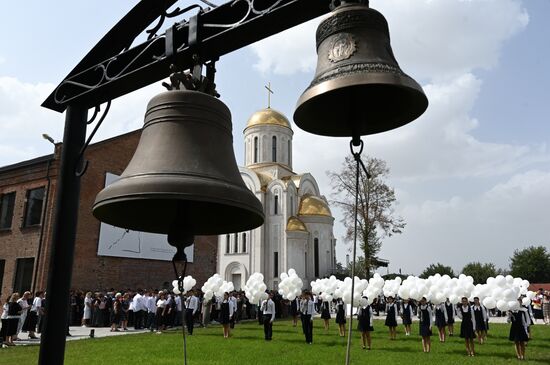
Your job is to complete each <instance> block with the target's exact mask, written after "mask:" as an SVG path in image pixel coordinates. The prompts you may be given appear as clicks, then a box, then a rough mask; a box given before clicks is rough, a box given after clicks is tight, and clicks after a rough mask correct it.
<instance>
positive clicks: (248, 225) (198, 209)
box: [93, 90, 264, 235]
mask: <svg viewBox="0 0 550 365" xmlns="http://www.w3.org/2000/svg"><path fill="white" fill-rule="evenodd" d="M93 214H94V216H95V217H96V218H98V219H99V220H100V221H102V222H105V223H108V224H112V225H114V226H117V227H122V228H127V229H132V230H137V231H145V232H154V233H165V234H168V233H170V232H175V231H177V232H182V233H184V234H188V235H215V234H221V233H230V232H241V231H245V230H249V229H253V228H256V227H258V226H260V225H262V224H263V222H264V214H263V208H262V204H261V203H260V201H259V200H258V199H257V198H256V197H255V196H254V194H253V193H252V192H251V191H250V190H248V189H247V187H246V186H245V184H244V182H243V180H242V178H241V175H240V173H239V169H238V167H237V163H236V161H235V155H234V152H233V136H232V126H231V114H230V111H229V109H228V108H227V106H226V105H225V104H224V103H223V102H221V101H220V100H218V99H216V98H214V97H212V96H210V95H207V94H204V93H200V92H197V91H180V90H175V91H168V92H164V93H162V94H159V95H157V96H155V97H154V98H153V99H152V100H151V101H150V102H149V104H148V106H147V112H146V114H145V123H144V126H143V131H142V134H141V139H140V141H139V144H138V146H137V149H136V152H135V154H134V156H133V157H132V160H131V161H130V163H129V164H128V167H127V168H126V170H124V172H123V173H122V175H121V177H120V179H119V180H117V181H115V182H114V183H113V184H111V185H109V186H107V187H106V188H105V189H103V190H102V191H101V192H100V193H99V194H98V195H97V197H96V200H95V203H94V206H93Z"/></svg>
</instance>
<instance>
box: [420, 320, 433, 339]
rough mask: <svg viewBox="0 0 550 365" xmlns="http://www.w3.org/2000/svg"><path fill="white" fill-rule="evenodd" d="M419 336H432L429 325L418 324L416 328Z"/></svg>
mask: <svg viewBox="0 0 550 365" xmlns="http://www.w3.org/2000/svg"><path fill="white" fill-rule="evenodd" d="M418 329H419V333H420V336H422V337H429V336H431V335H432V329H431V328H430V324H429V323H420V325H419V326H418Z"/></svg>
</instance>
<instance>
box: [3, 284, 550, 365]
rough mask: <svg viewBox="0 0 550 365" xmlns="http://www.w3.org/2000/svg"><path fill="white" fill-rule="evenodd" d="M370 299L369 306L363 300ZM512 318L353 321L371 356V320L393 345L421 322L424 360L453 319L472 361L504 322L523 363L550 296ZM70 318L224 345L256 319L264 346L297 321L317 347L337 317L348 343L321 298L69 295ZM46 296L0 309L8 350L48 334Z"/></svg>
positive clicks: (457, 312)
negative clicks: (205, 331)
mask: <svg viewBox="0 0 550 365" xmlns="http://www.w3.org/2000/svg"><path fill="white" fill-rule="evenodd" d="M365 299H367V298H366V297H365ZM518 300H519V301H520V304H521V305H520V308H519V309H518V310H515V311H508V312H507V313H501V312H499V311H498V310H487V308H485V307H484V306H483V304H481V302H480V301H479V298H477V297H476V298H474V301H473V302H472V303H470V302H469V300H468V298H462V301H461V303H459V304H458V305H453V304H451V303H450V302H449V300H448V299H447V301H446V302H444V303H429V302H428V301H426V299H425V298H422V299H421V300H420V301H415V300H411V299H406V298H405V299H402V298H393V297H391V296H390V297H387V298H385V297H383V296H380V297H378V298H375V299H374V300H373V301H372V303H371V304H370V305H364V306H360V307H359V308H358V309H357V312H356V316H357V321H358V326H357V328H358V331H359V332H360V333H361V343H362V348H363V349H369V350H370V349H371V346H372V341H371V332H372V331H373V330H374V326H373V318H374V316H375V315H376V316H379V315H380V313H381V312H383V313H384V314H385V322H384V324H385V326H386V327H388V332H389V338H390V340H396V338H397V331H396V329H397V326H398V318H400V319H401V322H402V324H403V326H404V330H405V331H404V332H405V336H410V335H411V324H412V321H413V318H414V317H417V318H418V320H419V335H420V337H421V338H422V348H423V351H424V352H430V350H431V336H432V327H436V328H437V330H438V338H439V341H440V342H445V341H446V338H447V336H454V323H455V318H456V317H458V318H460V319H461V320H462V321H461V325H460V337H461V338H464V340H465V345H466V351H467V354H468V355H469V356H475V350H474V341H475V340H476V339H477V342H478V343H479V344H483V343H484V342H485V341H486V339H487V331H488V330H489V317H491V316H502V315H505V316H507V318H508V322H509V323H511V327H510V335H509V339H510V340H511V341H513V342H514V344H515V348H516V355H517V357H518V359H523V358H524V357H525V343H526V342H527V341H528V340H529V338H530V331H529V327H530V326H531V325H532V324H534V323H535V322H536V320H537V319H542V320H543V321H544V323H545V324H550V292H544V291H543V290H542V289H540V290H539V291H538V292H537V295H536V296H535V298H534V299H533V301H532V304H531V305H530V306H524V305H523V303H522V302H521V300H522V298H519V299H518ZM69 301H70V313H69V318H68V324H69V325H73V326H76V325H78V326H84V327H110V330H111V331H126V330H128V328H129V327H133V328H134V329H136V330H140V329H147V330H150V331H155V332H157V333H162V331H163V330H165V329H167V328H170V327H176V326H181V325H182V324H185V325H186V327H187V333H188V334H189V335H192V334H193V328H194V327H195V325H196V324H199V325H201V326H203V327H206V326H208V325H209V324H210V323H219V324H221V325H222V327H223V336H224V338H229V337H230V331H231V329H232V328H234V326H235V323H238V322H239V321H240V320H242V319H257V320H258V323H259V324H260V325H263V327H264V337H265V340H267V341H271V340H272V338H273V329H272V325H273V321H274V320H275V318H280V317H287V316H290V317H291V318H292V322H293V325H294V326H297V323H298V318H300V321H301V324H302V331H303V334H304V336H305V341H306V343H308V344H312V343H313V322H312V321H313V318H314V316H316V315H320V318H321V319H322V320H323V325H324V329H325V331H328V329H329V326H330V320H331V318H332V316H334V317H335V321H336V323H337V325H338V334H339V336H342V337H343V336H345V335H346V316H347V315H346V311H345V308H346V306H345V304H344V302H343V301H342V299H336V300H333V301H331V302H326V301H325V302H323V301H322V300H321V299H320V298H319V296H316V295H313V294H312V293H311V292H309V291H304V292H303V293H302V295H301V296H300V297H298V298H296V299H294V300H292V301H288V300H283V298H282V297H281V295H279V294H278V293H277V292H276V291H270V292H268V298H267V299H265V300H263V301H262V302H261V303H250V301H249V300H248V298H247V297H246V295H245V293H244V292H242V291H233V292H231V293H225V294H224V295H223V297H219V298H217V297H215V296H214V297H212V298H209V299H208V298H204V295H203V293H202V292H201V291H200V290H190V291H188V292H187V293H186V294H185V295H184V296H183V297H180V296H179V295H175V294H174V293H172V292H170V291H168V290H143V289H137V290H135V291H133V290H130V289H127V290H121V291H119V292H118V291H115V290H114V289H110V290H106V291H103V292H91V291H88V292H83V291H71V294H70V298H69ZM46 303H47V299H46V295H45V293H44V292H40V291H38V292H36V293H35V294H34V295H32V294H31V293H30V292H28V291H27V292H24V293H23V295H21V296H20V295H19V293H13V294H12V295H10V296H9V297H8V298H6V301H5V303H1V302H0V304H2V309H3V310H2V316H1V318H2V327H1V330H0V341H2V342H3V345H4V346H13V345H14V344H15V343H14V341H17V340H18V339H19V338H20V335H21V333H27V335H28V338H31V339H35V338H37V336H36V333H40V332H41V331H42V328H43V323H44V321H43V318H44V316H45V315H46V308H47V306H46Z"/></svg>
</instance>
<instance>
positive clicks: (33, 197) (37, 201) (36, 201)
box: [23, 187, 45, 227]
mask: <svg viewBox="0 0 550 365" xmlns="http://www.w3.org/2000/svg"><path fill="white" fill-rule="evenodd" d="M44 191H45V189H44V187H40V188H37V189H31V190H28V191H27V207H26V208H25V221H24V222H23V223H24V224H23V226H24V227H30V226H36V225H39V224H40V222H41V221H42V203H43V202H44Z"/></svg>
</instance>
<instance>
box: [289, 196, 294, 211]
mask: <svg viewBox="0 0 550 365" xmlns="http://www.w3.org/2000/svg"><path fill="white" fill-rule="evenodd" d="M290 215H294V197H293V196H291V197H290Z"/></svg>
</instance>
